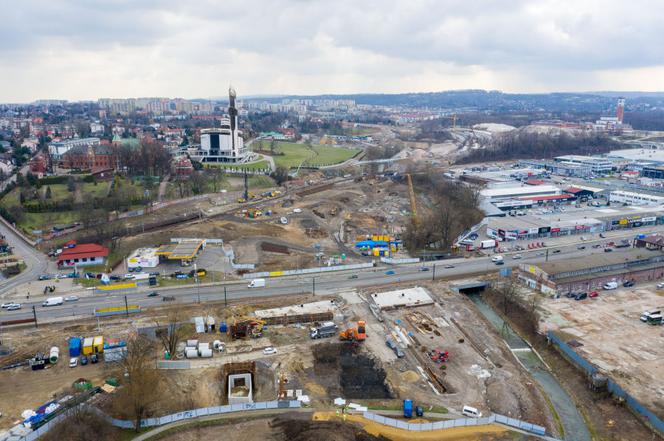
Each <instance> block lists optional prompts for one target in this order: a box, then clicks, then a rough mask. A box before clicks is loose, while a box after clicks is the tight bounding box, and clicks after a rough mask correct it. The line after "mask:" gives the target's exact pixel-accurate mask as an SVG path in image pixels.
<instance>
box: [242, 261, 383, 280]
mask: <svg viewBox="0 0 664 441" xmlns="http://www.w3.org/2000/svg"><path fill="white" fill-rule="evenodd" d="M373 267H374V262H371V263H356V264H353V265H339V266H321V267H318V268H305V269H299V270H288V271H271V272H267V271H265V272H261V273H248V274H244V275H243V276H242V277H243V278H245V279H260V278H262V277H279V276H297V275H299V274H315V273H327V272H332V271H348V270H354V269H363V268H373Z"/></svg>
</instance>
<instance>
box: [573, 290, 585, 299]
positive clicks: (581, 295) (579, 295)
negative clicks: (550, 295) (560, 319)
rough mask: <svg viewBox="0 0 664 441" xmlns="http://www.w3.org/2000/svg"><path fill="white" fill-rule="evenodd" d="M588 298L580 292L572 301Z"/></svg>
mask: <svg viewBox="0 0 664 441" xmlns="http://www.w3.org/2000/svg"><path fill="white" fill-rule="evenodd" d="M587 298H588V293H587V292H580V293H578V294H577V295H576V297H574V300H585V299H587Z"/></svg>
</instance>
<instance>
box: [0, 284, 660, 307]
mask: <svg viewBox="0 0 664 441" xmlns="http://www.w3.org/2000/svg"><path fill="white" fill-rule="evenodd" d="M657 288H658V289H662V288H664V282H659V283H658V284H657ZM2 307H3V308H4V307H5V305H2Z"/></svg>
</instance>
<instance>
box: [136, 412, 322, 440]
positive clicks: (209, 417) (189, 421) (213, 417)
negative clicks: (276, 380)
mask: <svg viewBox="0 0 664 441" xmlns="http://www.w3.org/2000/svg"><path fill="white" fill-rule="evenodd" d="M291 412H298V413H307V412H308V413H313V412H314V410H313V409H305V408H301V407H300V408H292V409H291V408H287V409H266V410H250V411H245V412H232V413H222V414H217V415H207V416H203V417H198V418H190V419H187V420H182V421H177V422H175V423H170V424H164V425H163V426H159V427H157V428H155V429H152V430H150V431H149V432H145V433H143V434H141V435H139V436H137V437H136V438H134V439H133V441H144V440H148V439H150V438H152V437H154V436H157V435H158V434H160V433H162V432H165V431H167V430H170V429H173V428H175V427H180V426H186V425H189V424H193V423H199V422H204V421H223V420H230V419H234V418H247V417H261V416H271V415H278V414H281V413H291ZM219 439H223V436H222V437H221V438H219Z"/></svg>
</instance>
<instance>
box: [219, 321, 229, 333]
mask: <svg viewBox="0 0 664 441" xmlns="http://www.w3.org/2000/svg"><path fill="white" fill-rule="evenodd" d="M227 332H228V325H227V324H226V322H220V323H219V333H220V334H225V333H227Z"/></svg>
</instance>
